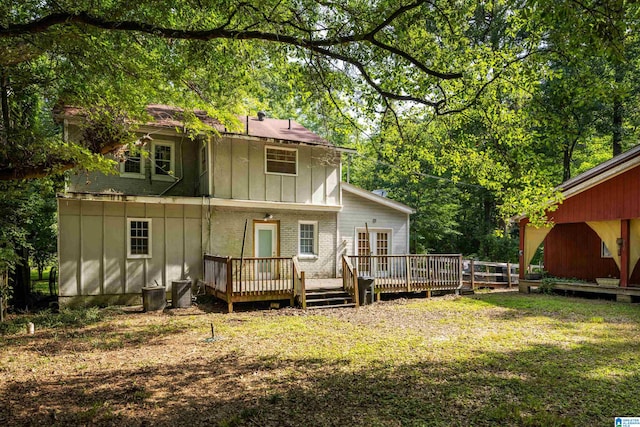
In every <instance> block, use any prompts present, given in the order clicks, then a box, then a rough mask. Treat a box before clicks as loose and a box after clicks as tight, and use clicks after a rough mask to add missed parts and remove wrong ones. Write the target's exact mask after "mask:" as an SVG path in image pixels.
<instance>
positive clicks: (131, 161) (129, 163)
mask: <svg viewBox="0 0 640 427" xmlns="http://www.w3.org/2000/svg"><path fill="white" fill-rule="evenodd" d="M125 157H126V158H125V161H124V162H122V163H120V176H123V177H125V178H144V157H142V153H141V152H140V151H137V152H136V153H135V154H133V153H131V152H130V151H127V152H126V153H125Z"/></svg>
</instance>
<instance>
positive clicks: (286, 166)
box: [265, 147, 298, 175]
mask: <svg viewBox="0 0 640 427" xmlns="http://www.w3.org/2000/svg"><path fill="white" fill-rule="evenodd" d="M265 171H266V173H274V174H281V175H297V174H298V150H296V149H295V148H275V147H265Z"/></svg>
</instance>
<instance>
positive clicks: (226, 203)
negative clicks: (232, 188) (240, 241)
mask: <svg viewBox="0 0 640 427" xmlns="http://www.w3.org/2000/svg"><path fill="white" fill-rule="evenodd" d="M58 198H59V199H70V200H92V201H98V202H134V203H150V204H167V205H197V206H201V205H206V206H217V207H229V208H248V209H267V210H276V209H283V210H297V211H316V212H339V211H340V210H342V205H317V204H316V205H314V204H307V203H283V202H269V201H261V200H239V199H218V198H215V197H211V198H208V197H178V196H177V197H153V196H129V195H124V194H93V193H64V194H59V195H58Z"/></svg>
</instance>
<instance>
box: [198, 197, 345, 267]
mask: <svg viewBox="0 0 640 427" xmlns="http://www.w3.org/2000/svg"><path fill="white" fill-rule="evenodd" d="M210 212H211V216H210V220H209V221H207V220H206V219H205V227H207V229H208V234H209V241H208V242H205V245H204V246H205V248H208V249H206V251H207V252H208V253H210V254H213V255H221V256H232V257H239V256H240V253H241V249H242V234H243V230H244V222H245V219H246V220H248V224H247V237H246V241H245V250H244V255H245V256H246V257H252V256H253V255H254V252H253V250H254V246H253V243H254V230H253V227H254V223H264V221H263V218H264V216H265V214H266V212H265V211H251V210H240V209H224V208H217V209H213V208H211V209H210ZM269 213H270V214H271V215H273V219H272V220H271V221H277V222H279V224H280V256H283V257H291V256H294V255H298V221H317V222H318V256H317V258H313V259H300V268H301V269H302V270H303V271H304V272H305V275H306V277H308V278H326V277H335V271H336V270H335V269H336V234H337V231H336V228H337V220H336V219H337V214H336V213H335V212H307V211H284V210H272V211H270V212H269Z"/></svg>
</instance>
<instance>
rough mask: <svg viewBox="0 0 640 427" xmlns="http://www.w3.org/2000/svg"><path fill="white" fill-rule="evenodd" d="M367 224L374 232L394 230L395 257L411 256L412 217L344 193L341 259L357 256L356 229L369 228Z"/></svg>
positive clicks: (392, 244) (393, 251)
mask: <svg viewBox="0 0 640 427" xmlns="http://www.w3.org/2000/svg"><path fill="white" fill-rule="evenodd" d="M365 224H368V226H369V230H370V231H376V230H380V229H390V230H391V231H392V233H391V250H392V252H391V253H392V254H395V255H400V254H408V253H409V235H408V233H409V214H407V213H404V212H400V211H398V210H395V209H392V208H389V207H387V206H384V205H381V204H379V203H376V202H373V201H371V200H367V199H365V198H363V197H360V196H358V195H356V194H352V193H349V192H347V191H343V192H342V210H341V211H340V213H339V214H338V230H339V233H340V234H339V243H340V245H339V248H340V251H341V253H340V254H339V256H342V255H343V254H345V255H357V254H356V251H357V247H356V229H360V228H365Z"/></svg>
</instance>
